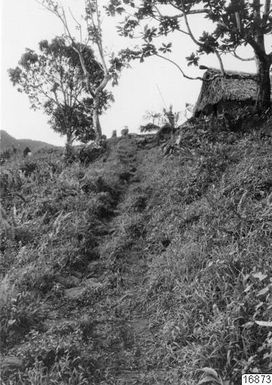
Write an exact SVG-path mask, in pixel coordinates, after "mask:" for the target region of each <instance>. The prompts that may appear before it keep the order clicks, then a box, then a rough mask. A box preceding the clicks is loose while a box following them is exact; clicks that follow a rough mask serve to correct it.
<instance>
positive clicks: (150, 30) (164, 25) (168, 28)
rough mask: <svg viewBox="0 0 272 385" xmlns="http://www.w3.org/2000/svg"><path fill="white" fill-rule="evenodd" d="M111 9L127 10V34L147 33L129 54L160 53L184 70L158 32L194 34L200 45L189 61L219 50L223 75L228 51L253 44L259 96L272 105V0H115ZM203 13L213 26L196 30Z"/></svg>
mask: <svg viewBox="0 0 272 385" xmlns="http://www.w3.org/2000/svg"><path fill="white" fill-rule="evenodd" d="M107 11H108V13H109V14H111V15H115V14H123V15H124V20H123V22H122V24H121V25H120V26H119V27H118V28H119V33H120V34H121V35H123V36H127V37H130V38H134V37H135V36H137V37H139V36H141V38H142V45H141V47H138V48H137V49H135V50H131V49H127V50H125V51H124V52H123V55H124V56H127V57H128V58H129V59H130V60H131V59H137V58H138V59H140V60H141V61H143V60H144V59H145V58H147V57H149V56H152V55H155V56H158V57H160V58H162V59H165V60H168V61H169V62H172V63H173V64H175V65H176V66H177V67H178V68H179V70H180V71H181V72H182V74H183V76H185V77H187V78H189V79H190V78H191V77H190V76H188V75H187V74H186V73H185V72H184V70H183V69H182V68H181V67H180V66H179V65H178V63H175V62H174V61H173V60H171V59H169V57H167V56H166V54H167V53H170V52H171V49H172V44H171V41H170V42H166V43H163V44H160V46H159V47H158V46H156V45H155V44H154V43H155V41H156V40H157V38H161V37H162V36H168V35H169V34H171V33H172V32H176V31H178V32H180V33H181V34H183V35H186V36H188V37H189V38H190V39H191V40H192V41H193V42H194V43H195V44H196V46H197V49H196V51H195V52H193V53H192V54H191V55H190V56H188V57H187V60H188V64H189V65H196V66H198V65H199V60H200V57H201V55H204V54H207V55H209V54H215V55H216V57H217V59H218V60H219V66H220V69H221V74H222V76H224V75H225V68H224V63H223V59H222V56H223V54H227V53H230V54H233V55H234V56H235V57H236V58H237V59H240V60H251V59H252V58H249V59H248V58H246V59H243V58H241V57H240V56H239V55H238V54H237V50H238V49H239V47H241V46H250V47H251V48H252V51H253V56H254V57H253V60H254V58H255V60H256V63H257V74H258V84H259V90H258V100H259V104H260V106H261V107H267V106H270V78H269V71H270V67H271V64H272V51H270V52H267V47H266V44H265V39H266V37H267V36H268V35H269V34H271V32H272V15H271V0H264V1H262V0H251V1H245V0H142V1H134V0H111V1H110V4H109V6H108V7H107ZM194 15H202V16H203V18H205V19H208V20H209V21H210V22H211V25H212V27H211V30H210V31H208V32H207V31H203V32H202V35H201V36H198V37H197V36H195V35H194V32H193V29H192V26H191V18H192V17H193V16H194Z"/></svg>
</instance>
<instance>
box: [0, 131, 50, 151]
mask: <svg viewBox="0 0 272 385" xmlns="http://www.w3.org/2000/svg"><path fill="white" fill-rule="evenodd" d="M26 147H29V148H30V149H31V151H32V152H36V151H38V150H40V149H41V148H53V147H54V146H53V145H52V144H49V143H45V142H41V141H39V140H31V139H15V138H14V137H13V136H11V135H9V134H8V133H7V132H6V131H4V130H0V152H4V151H6V150H10V149H13V148H16V149H17V150H19V151H21V152H22V151H24V149H25V148H26Z"/></svg>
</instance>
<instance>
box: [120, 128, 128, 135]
mask: <svg viewBox="0 0 272 385" xmlns="http://www.w3.org/2000/svg"><path fill="white" fill-rule="evenodd" d="M128 132H129V129H128V126H125V128H123V129H122V130H121V136H128Z"/></svg>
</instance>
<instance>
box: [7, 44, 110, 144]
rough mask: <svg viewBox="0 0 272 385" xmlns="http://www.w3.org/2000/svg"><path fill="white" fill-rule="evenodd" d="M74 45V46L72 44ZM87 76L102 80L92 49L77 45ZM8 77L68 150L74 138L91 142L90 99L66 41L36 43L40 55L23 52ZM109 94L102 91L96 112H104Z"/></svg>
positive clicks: (95, 82) (30, 51) (71, 49)
mask: <svg viewBox="0 0 272 385" xmlns="http://www.w3.org/2000/svg"><path fill="white" fill-rule="evenodd" d="M75 44H76V43H75ZM77 46H78V47H80V48H79V49H80V50H81V52H82V56H83V57H84V60H86V63H87V66H88V71H89V72H90V74H91V75H90V76H91V79H90V82H92V83H93V84H99V83H100V82H101V78H102V77H103V73H102V70H101V68H100V66H99V64H98V63H97V62H96V60H95V59H94V54H93V51H92V50H91V48H89V47H87V46H82V45H81V44H79V43H77ZM9 77H10V80H11V81H12V83H13V85H16V86H17V87H18V88H17V89H18V91H19V92H24V93H26V94H27V95H28V97H29V100H30V103H31V107H32V108H33V109H38V108H40V109H42V110H43V111H44V112H46V113H47V114H48V115H49V117H50V120H49V123H50V124H51V127H52V128H53V129H54V130H55V131H57V132H59V133H61V134H62V135H66V137H67V145H68V147H69V146H71V144H72V142H73V140H74V138H75V137H77V138H79V139H80V137H82V136H85V137H89V138H90V139H93V136H94V135H93V125H92V120H91V119H90V117H91V110H92V109H93V108H94V101H93V99H90V98H87V97H86V91H85V85H84V82H83V79H84V73H83V71H82V67H81V64H80V61H79V57H78V55H77V54H76V53H75V51H74V49H73V48H72V47H71V45H70V44H67V40H66V39H65V38H63V37H56V38H55V39H53V40H52V41H51V42H50V43H49V42H48V41H47V40H43V41H41V42H40V43H39V52H38V53H37V52H34V51H33V50H30V49H26V52H25V53H24V54H23V55H22V57H21V60H20V61H19V63H18V66H17V67H16V68H14V69H9ZM111 98H112V96H111V94H109V93H107V92H105V91H104V93H101V94H100V98H99V101H98V104H99V105H98V107H96V108H99V111H102V109H103V108H106V107H107V105H108V102H109V100H111Z"/></svg>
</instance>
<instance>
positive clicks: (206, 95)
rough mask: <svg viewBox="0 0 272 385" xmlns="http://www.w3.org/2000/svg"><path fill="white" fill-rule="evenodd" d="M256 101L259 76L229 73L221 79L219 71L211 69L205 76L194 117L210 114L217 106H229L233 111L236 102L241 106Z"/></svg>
mask: <svg viewBox="0 0 272 385" xmlns="http://www.w3.org/2000/svg"><path fill="white" fill-rule="evenodd" d="M217 75H219V76H217ZM213 78H214V79H213ZM209 79H213V80H210V81H209ZM256 99H257V75H255V74H250V73H246V72H235V71H227V72H226V76H225V77H220V71H219V70H217V69H213V68H209V69H208V70H207V71H206V72H205V74H204V76H203V84H202V87H201V91H200V94H199V97H198V100H197V102H196V105H195V107H194V116H197V115H199V114H200V113H201V112H204V113H205V114H210V113H212V112H214V111H215V107H216V106H220V107H221V108H222V107H223V106H229V107H230V109H232V107H233V105H234V102H235V105H237V102H238V104H239V105H240V106H241V105H242V104H244V105H245V104H253V103H254V102H255V101H256ZM223 109H224V108H223Z"/></svg>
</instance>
